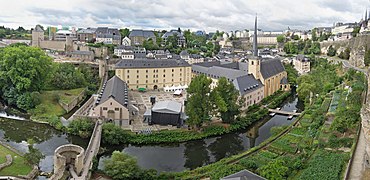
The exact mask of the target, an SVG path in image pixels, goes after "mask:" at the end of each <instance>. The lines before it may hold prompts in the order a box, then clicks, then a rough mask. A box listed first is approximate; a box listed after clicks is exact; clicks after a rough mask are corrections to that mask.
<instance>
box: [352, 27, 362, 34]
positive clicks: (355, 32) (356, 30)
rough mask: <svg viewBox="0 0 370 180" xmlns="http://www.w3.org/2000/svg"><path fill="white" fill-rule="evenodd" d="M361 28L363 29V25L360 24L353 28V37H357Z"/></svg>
mask: <svg viewBox="0 0 370 180" xmlns="http://www.w3.org/2000/svg"><path fill="white" fill-rule="evenodd" d="M360 30H361V27H360V26H357V27H355V28H353V31H352V36H353V37H356V36H357V34H358V33H360Z"/></svg>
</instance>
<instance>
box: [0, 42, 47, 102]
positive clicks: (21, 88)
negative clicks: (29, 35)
mask: <svg viewBox="0 0 370 180" xmlns="http://www.w3.org/2000/svg"><path fill="white" fill-rule="evenodd" d="M51 66H52V60H51V58H50V57H48V56H47V55H46V54H45V53H44V52H43V51H42V50H41V49H38V48H35V47H28V46H25V45H21V44H17V45H13V46H8V47H6V48H4V49H2V50H1V51H0V92H1V93H0V94H1V96H2V98H4V100H6V101H7V103H8V104H10V105H17V101H18V98H20V99H19V102H22V103H23V104H22V106H23V105H24V106H23V108H26V107H31V106H32V105H30V104H27V103H24V102H26V101H28V102H30V101H29V100H30V98H29V95H24V94H25V93H31V92H34V91H40V90H42V89H43V88H44V84H45V82H46V81H47V79H48V78H49V75H50V69H52V68H51ZM22 95H23V96H22Z"/></svg>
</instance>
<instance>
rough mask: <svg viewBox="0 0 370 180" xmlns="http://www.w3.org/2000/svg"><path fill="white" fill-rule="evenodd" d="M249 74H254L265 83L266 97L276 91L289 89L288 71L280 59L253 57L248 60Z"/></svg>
mask: <svg viewBox="0 0 370 180" xmlns="http://www.w3.org/2000/svg"><path fill="white" fill-rule="evenodd" d="M248 74H252V75H253V76H254V77H255V78H256V79H258V80H260V81H261V82H262V84H263V85H264V88H265V90H264V97H267V96H270V95H272V94H274V93H275V92H276V91H278V90H280V89H282V90H289V89H290V85H289V83H288V79H287V72H286V71H285V68H284V65H283V64H282V63H281V61H280V59H261V58H259V57H252V58H250V59H249V60H248Z"/></svg>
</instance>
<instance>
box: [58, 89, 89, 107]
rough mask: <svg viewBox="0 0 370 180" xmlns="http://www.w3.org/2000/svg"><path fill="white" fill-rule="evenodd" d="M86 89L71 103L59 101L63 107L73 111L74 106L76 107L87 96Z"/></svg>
mask: <svg viewBox="0 0 370 180" xmlns="http://www.w3.org/2000/svg"><path fill="white" fill-rule="evenodd" d="M85 93H86V89H85V90H83V91H82V92H81V93H80V94H79V95H78V96H77V97H75V98H74V99H73V100H72V101H71V102H70V103H68V104H66V103H63V102H61V101H59V104H60V106H62V107H63V109H64V110H66V111H67V113H68V112H69V111H71V110H72V109H73V108H75V107H76V106H77V105H78V103H79V102H81V101H82V100H83V99H84V97H85Z"/></svg>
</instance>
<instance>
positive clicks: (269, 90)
mask: <svg viewBox="0 0 370 180" xmlns="http://www.w3.org/2000/svg"><path fill="white" fill-rule="evenodd" d="M254 29H255V31H254V37H253V38H254V41H253V56H252V57H249V58H248V74H251V75H253V76H254V78H255V79H257V80H260V81H261V82H262V84H263V85H264V97H267V96H270V95H272V94H274V93H275V92H276V91H278V90H280V89H282V90H285V91H288V90H290V85H289V83H288V79H287V72H286V71H285V68H284V65H283V63H282V62H281V60H280V59H277V58H274V59H269V58H261V57H259V56H258V44H257V17H256V20H255V27H254Z"/></svg>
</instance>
